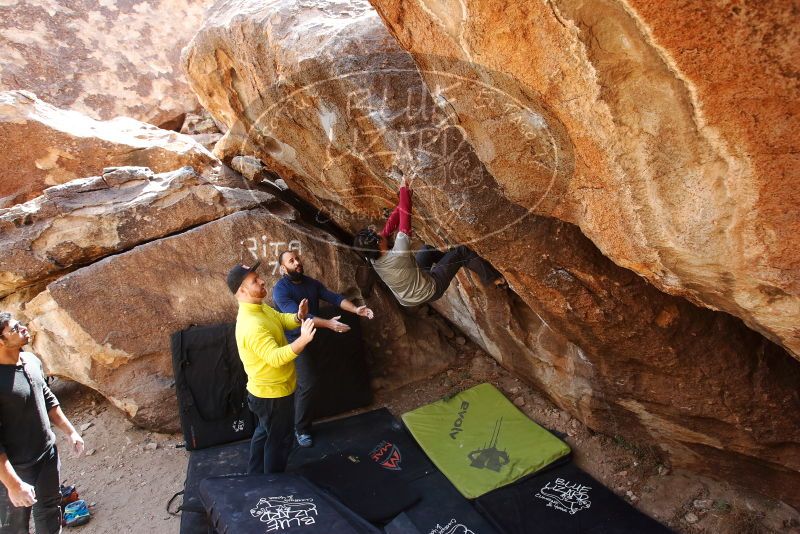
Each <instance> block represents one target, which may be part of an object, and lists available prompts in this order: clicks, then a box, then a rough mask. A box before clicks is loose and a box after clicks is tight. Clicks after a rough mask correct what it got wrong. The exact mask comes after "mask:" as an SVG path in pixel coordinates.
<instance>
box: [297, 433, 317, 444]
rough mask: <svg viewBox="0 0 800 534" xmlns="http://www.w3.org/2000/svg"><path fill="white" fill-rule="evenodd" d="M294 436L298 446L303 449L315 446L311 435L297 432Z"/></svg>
mask: <svg viewBox="0 0 800 534" xmlns="http://www.w3.org/2000/svg"><path fill="white" fill-rule="evenodd" d="M294 436H295V437H296V438H297V444H298V445H300V446H301V447H311V446H312V445H314V440H313V439H311V434H298V433H297V432H295V433H294Z"/></svg>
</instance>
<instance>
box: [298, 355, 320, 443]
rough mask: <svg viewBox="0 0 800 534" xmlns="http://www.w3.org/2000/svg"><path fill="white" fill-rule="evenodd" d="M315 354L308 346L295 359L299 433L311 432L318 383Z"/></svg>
mask: <svg viewBox="0 0 800 534" xmlns="http://www.w3.org/2000/svg"><path fill="white" fill-rule="evenodd" d="M311 343H314V342H313V341H312V342H311ZM313 355H314V354H313V351H311V350H308V348H306V350H304V351H303V352H301V353H300V355H299V356H298V357H297V358H295V360H294V369H295V371H296V372H297V389H296V390H295V392H294V428H295V430H296V431H297V433H298V434H310V433H311V421H312V419H313V414H312V413H311V406H312V405H313V402H314V388H315V387H316V385H317V374H316V372H315V369H314V360H313Z"/></svg>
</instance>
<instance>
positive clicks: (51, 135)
mask: <svg viewBox="0 0 800 534" xmlns="http://www.w3.org/2000/svg"><path fill="white" fill-rule="evenodd" d="M0 139H3V140H4V146H3V152H2V154H0V169H1V170H0V207H8V206H10V205H13V204H16V203H21V202H25V201H26V200H30V199H32V198H35V197H37V196H39V194H40V193H41V192H42V190H44V189H45V188H47V187H50V186H53V185H58V184H62V183H65V182H68V181H70V180H74V179H76V178H85V177H87V176H98V175H100V174H101V173H102V172H103V169H104V168H105V167H114V166H127V165H131V166H139V167H149V168H150V169H152V170H153V171H154V172H156V173H161V172H167V171H174V170H176V169H179V168H181V167H184V166H187V165H188V166H190V167H193V168H195V169H197V170H198V172H200V173H204V172H205V171H206V170H207V169H209V168H211V167H213V166H214V165H218V164H219V162H218V161H217V159H216V158H215V157H214V156H213V155H212V154H211V153H210V152H209V151H208V150H206V149H205V148H203V147H202V146H201V145H199V144H198V143H196V142H195V141H194V140H193V139H191V138H190V137H188V136H184V135H181V134H179V133H176V132H170V131H166V130H161V129H159V128H156V127H155V126H152V125H149V124H145V123H143V122H139V121H137V120H134V119H131V118H126V117H119V118H116V119H113V120H110V121H97V120H94V119H92V118H90V117H87V116H86V115H83V114H81V113H78V112H76V111H66V110H63V109H59V108H56V107H54V106H51V105H49V104H47V103H45V102H43V101H41V100H39V99H38V98H36V96H34V95H33V94H31V93H28V92H24V91H8V92H3V93H0Z"/></svg>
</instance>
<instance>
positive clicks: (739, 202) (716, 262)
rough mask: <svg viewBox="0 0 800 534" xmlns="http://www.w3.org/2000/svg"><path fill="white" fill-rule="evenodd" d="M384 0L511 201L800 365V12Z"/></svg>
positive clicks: (763, 6) (788, 6) (778, 6)
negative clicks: (720, 313) (569, 228)
mask: <svg viewBox="0 0 800 534" xmlns="http://www.w3.org/2000/svg"><path fill="white" fill-rule="evenodd" d="M370 1H371V3H372V5H374V6H375V8H376V9H377V10H378V12H379V13H380V15H381V17H382V18H383V20H384V22H385V23H386V25H387V27H388V28H389V30H390V31H391V32H392V34H393V35H394V36H395V37H397V39H398V41H399V42H400V43H401V45H402V46H403V48H404V49H406V50H408V51H409V52H411V53H412V54H413V55H414V59H415V61H416V63H417V64H418V65H419V67H420V71H421V72H422V73H423V76H424V77H425V79H426V81H427V82H428V84H429V85H430V86H432V87H440V88H441V91H440V92H439V93H438V94H437V98H440V99H441V100H442V102H446V103H447V105H449V106H451V107H452V110H453V113H454V115H455V116H457V124H458V126H459V127H460V128H462V129H463V131H464V135H465V137H466V138H467V139H468V140H469V142H470V144H471V145H472V146H473V147H474V149H475V152H476V154H477V156H478V157H479V158H480V159H481V161H482V162H483V163H484V164H485V165H486V167H487V169H488V170H489V172H491V174H492V176H494V178H495V179H496V180H497V182H498V185H499V187H501V188H502V190H503V191H504V194H505V196H506V197H508V198H509V200H511V201H513V202H515V203H517V204H519V205H521V206H524V207H526V208H528V209H530V210H531V211H533V212H536V213H539V214H543V215H552V216H555V217H558V218H560V219H563V220H566V221H570V222H573V223H575V224H577V225H578V226H580V228H581V230H582V231H583V232H584V233H585V234H586V235H587V236H588V237H589V238H590V239H591V240H592V241H593V242H594V243H595V244H596V245H597V246H598V247H599V248H600V250H602V251H603V253H604V254H605V255H607V256H609V257H610V258H611V259H612V260H614V262H615V263H617V264H618V265H621V266H623V267H626V268H629V269H632V270H634V271H635V272H637V273H638V274H640V275H641V276H643V277H645V278H646V279H647V280H648V281H650V282H651V283H653V284H654V285H655V286H657V287H659V288H661V289H662V290H664V291H667V292H669V293H672V294H675V295H681V296H684V297H686V298H689V299H691V300H692V301H694V302H695V303H698V304H700V305H703V306H706V307H709V308H712V309H719V310H724V311H726V312H728V313H731V314H733V315H736V316H738V317H741V318H742V319H743V320H744V321H745V322H746V323H747V324H748V325H749V326H750V327H752V328H754V329H756V330H758V331H760V332H761V333H763V334H764V335H766V336H767V337H769V338H770V339H772V340H774V341H776V342H777V343H780V344H782V345H783V346H785V347H786V348H788V349H789V350H790V351H791V352H792V353H793V354H794V356H795V357H797V358H800V328H798V325H800V231H799V230H800V216H798V214H797V211H796V210H794V209H792V207H793V206H796V205H797V204H798V202H800V157H799V156H798V153H800V152H799V151H798V149H799V148H800V135H798V134H797V133H796V132H798V131H800V110H799V109H798V107H797V102H798V101H800V86H798V84H797V76H796V68H795V67H794V66H795V65H796V64H797V59H798V57H800V27H798V25H797V5H796V4H793V3H792V2H788V3H787V2H780V1H768V2H759V3H758V5H753V6H750V5H748V6H743V5H740V4H736V3H733V4H731V3H719V2H712V1H702V2H691V3H682V2H676V3H674V4H673V3H663V2H650V1H647V0H634V1H631V2H627V3H622V2H613V1H600V2H584V1H583V0H554V1H552V2H534V3H525V4H519V3H516V2H497V1H494V0H465V1H463V2H439V1H430V0H413V1H411V2H402V3H398V2H392V1H390V0H370ZM498 99H500V100H502V101H503V105H496V102H497V100H498Z"/></svg>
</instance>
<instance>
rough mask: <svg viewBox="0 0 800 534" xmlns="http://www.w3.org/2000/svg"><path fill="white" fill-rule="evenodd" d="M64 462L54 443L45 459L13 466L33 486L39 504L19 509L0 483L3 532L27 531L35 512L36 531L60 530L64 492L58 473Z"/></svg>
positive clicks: (48, 533) (0, 529)
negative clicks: (27, 464)
mask: <svg viewBox="0 0 800 534" xmlns="http://www.w3.org/2000/svg"><path fill="white" fill-rule="evenodd" d="M60 468H61V462H60V460H59V458H58V450H56V447H55V445H53V446H52V447H51V448H50V450H49V451H47V453H46V454H45V456H44V458H42V459H41V460H39V461H38V462H37V463H35V464H34V465H32V466H30V467H14V471H16V473H17V476H19V478H21V479H22V481H23V482H26V483H28V484H30V485H31V486H33V487H34V489H35V491H36V504H34V505H33V507H32V508H31V507H30V506H26V507H21V508H17V507H16V506H14V505H13V504H11V499H9V498H8V491H7V490H6V487H5V486H4V485H2V484H0V534H28V524H29V523H30V520H31V510H32V511H33V524H34V525H35V526H36V534H56V533H58V532H61V510H60V506H61V491H60V490H59V486H58V481H59V476H58V472H59V470H60Z"/></svg>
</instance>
